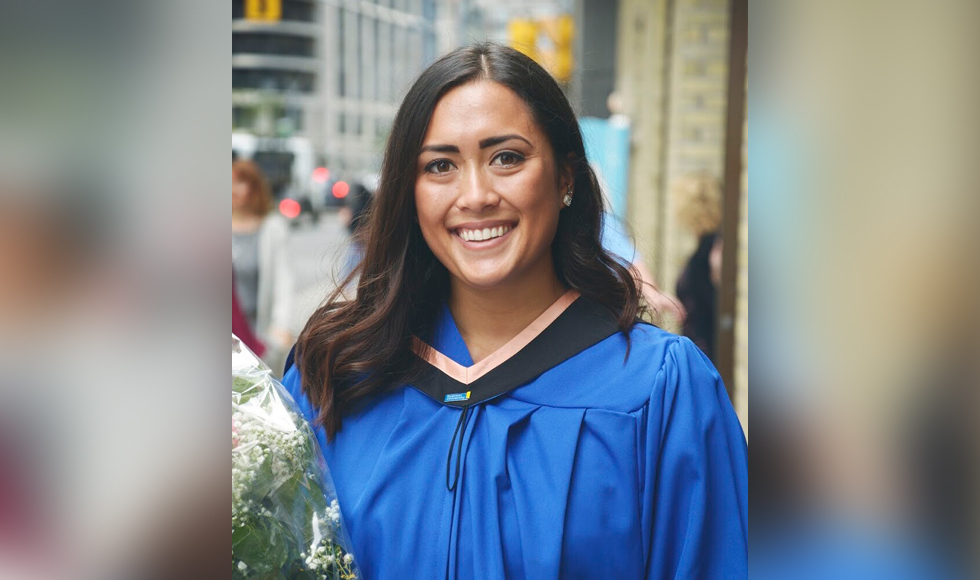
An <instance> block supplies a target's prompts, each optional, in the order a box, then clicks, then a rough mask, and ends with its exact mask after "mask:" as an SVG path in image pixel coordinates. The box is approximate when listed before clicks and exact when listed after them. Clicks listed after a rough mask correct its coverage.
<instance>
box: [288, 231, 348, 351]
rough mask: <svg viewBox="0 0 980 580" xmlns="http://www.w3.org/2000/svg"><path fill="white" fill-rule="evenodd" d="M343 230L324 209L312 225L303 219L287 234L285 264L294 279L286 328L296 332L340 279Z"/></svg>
mask: <svg viewBox="0 0 980 580" xmlns="http://www.w3.org/2000/svg"><path fill="white" fill-rule="evenodd" d="M347 240H348V238H347V231H346V229H345V228H344V225H343V224H342V223H340V220H339V218H338V216H337V214H335V213H332V212H324V213H323V214H321V215H320V218H319V219H318V220H317V222H316V223H315V224H314V223H312V222H311V221H304V222H302V223H300V224H299V225H296V226H294V227H293V228H292V229H291V230H290V233H289V241H288V247H289V250H288V251H289V255H290V256H291V261H290V264H289V267H290V269H291V270H292V273H293V277H294V280H295V288H294V292H295V294H294V298H293V305H294V307H295V308H294V311H293V317H292V324H291V327H290V329H289V330H291V331H292V332H293V334H294V335H298V334H299V332H300V331H301V330H303V325H304V324H305V323H306V320H307V319H309V317H310V315H311V314H313V312H314V311H315V310H316V307H317V306H319V304H320V303H321V302H322V301H323V300H324V298H326V297H327V295H328V294H329V293H330V291H332V290H333V289H334V288H335V287H336V285H337V282H338V280H339V278H340V274H341V268H342V267H343V264H344V259H345V257H346V255H347V249H348V243H347Z"/></svg>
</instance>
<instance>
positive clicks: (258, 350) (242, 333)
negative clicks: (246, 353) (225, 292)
mask: <svg viewBox="0 0 980 580" xmlns="http://www.w3.org/2000/svg"><path fill="white" fill-rule="evenodd" d="M231 332H232V334H234V335H235V336H237V337H238V338H240V339H241V341H242V342H244V343H245V346H247V347H248V348H249V349H250V350H251V351H252V352H254V353H255V355H256V356H258V357H260V358H261V357H262V355H263V354H265V345H264V344H262V341H260V340H259V339H258V338H257V337H256V336H255V333H253V332H252V327H251V326H249V324H248V319H247V318H245V314H244V313H243V312H242V308H241V305H240V304H239V303H238V292H236V291H235V276H234V273H233V274H232V284H231Z"/></svg>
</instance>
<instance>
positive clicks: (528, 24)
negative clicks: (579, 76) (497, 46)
mask: <svg viewBox="0 0 980 580" xmlns="http://www.w3.org/2000/svg"><path fill="white" fill-rule="evenodd" d="M507 31H508V35H509V36H510V46H511V48H514V49H515V50H518V51H520V52H523V53H524V54H526V55H528V56H529V57H531V58H533V59H534V60H535V61H537V62H538V63H539V64H540V65H541V66H543V67H544V68H545V69H547V71H548V72H549V73H551V75H552V76H554V77H555V78H556V79H557V80H559V81H561V82H568V81H569V80H571V78H572V69H573V67H574V59H573V56H572V50H573V46H572V40H573V39H574V37H575V20H574V19H573V18H572V17H571V16H569V15H567V14H563V15H561V16H557V17H550V18H542V19H540V20H529V19H526V18H515V19H513V20H511V21H510V23H509V24H508V26H507Z"/></svg>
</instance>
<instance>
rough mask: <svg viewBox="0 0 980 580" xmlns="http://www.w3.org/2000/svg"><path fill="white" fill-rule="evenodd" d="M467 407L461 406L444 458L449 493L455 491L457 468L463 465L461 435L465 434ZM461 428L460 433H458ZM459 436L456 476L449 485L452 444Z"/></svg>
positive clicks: (457, 475) (457, 480) (457, 478)
mask: <svg viewBox="0 0 980 580" xmlns="http://www.w3.org/2000/svg"><path fill="white" fill-rule="evenodd" d="M469 409H470V407H469V405H463V412H462V413H460V414H459V421H457V422H456V430H455V431H453V438H452V441H450V442H449V456H448V457H447V458H446V489H448V490H449V491H450V492H452V491H455V490H456V483H457V482H459V467H460V464H461V463H463V455H462V453H463V435H464V434H465V433H466V412H467V411H469ZM460 428H462V432H460ZM457 435H458V436H459V445H458V448H457V450H456V476H455V477H454V478H453V482H452V484H450V483H449V471H450V466H451V465H452V464H453V444H455V443H456V436H457Z"/></svg>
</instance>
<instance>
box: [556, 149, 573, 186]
mask: <svg viewBox="0 0 980 580" xmlns="http://www.w3.org/2000/svg"><path fill="white" fill-rule="evenodd" d="M569 188H571V189H572V190H573V191H572V194H573V195H574V193H575V192H574V188H575V154H574V153H571V152H570V153H569V154H568V155H567V156H566V157H565V159H564V160H563V161H561V162H559V163H558V191H560V192H561V195H563V196H564V195H565V193H566V192H567V191H568V190H569Z"/></svg>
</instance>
